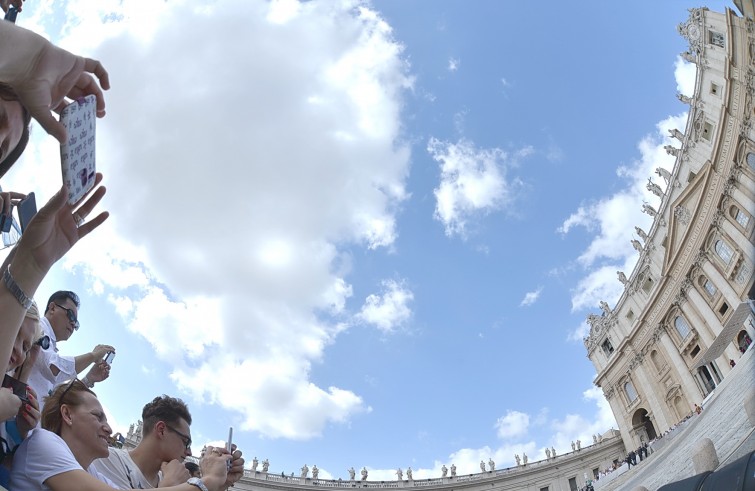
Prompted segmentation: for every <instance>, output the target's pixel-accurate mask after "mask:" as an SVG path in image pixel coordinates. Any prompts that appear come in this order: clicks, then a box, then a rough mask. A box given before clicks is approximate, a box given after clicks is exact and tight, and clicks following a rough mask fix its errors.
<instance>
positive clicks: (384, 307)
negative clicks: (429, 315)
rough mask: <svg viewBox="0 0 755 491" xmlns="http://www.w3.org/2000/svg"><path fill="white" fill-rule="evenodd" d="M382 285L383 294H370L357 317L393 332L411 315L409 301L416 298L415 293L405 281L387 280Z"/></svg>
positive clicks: (385, 330) (383, 329)
mask: <svg viewBox="0 0 755 491" xmlns="http://www.w3.org/2000/svg"><path fill="white" fill-rule="evenodd" d="M382 285H383V292H382V295H376V294H372V295H369V296H368V297H367V298H366V299H365V302H364V305H363V306H362V310H361V311H360V312H359V314H358V315H357V318H358V319H359V320H361V321H363V322H366V323H368V324H372V325H374V326H375V327H377V328H378V329H380V330H381V331H383V332H392V331H394V330H395V329H397V328H398V327H400V326H401V325H402V324H404V323H405V322H406V321H407V320H409V318H410V317H411V315H412V311H411V309H410V308H409V303H410V302H411V301H412V300H414V294H413V293H412V292H411V290H409V289H408V288H406V287H405V285H404V283H403V282H397V281H395V280H386V281H383V282H382Z"/></svg>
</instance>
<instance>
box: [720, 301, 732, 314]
mask: <svg viewBox="0 0 755 491" xmlns="http://www.w3.org/2000/svg"><path fill="white" fill-rule="evenodd" d="M728 310H729V305H728V304H727V303H726V302H724V303H722V304H721V308H720V309H718V313H719V314H721V315H724V314H725V313H726V312H727V311H728Z"/></svg>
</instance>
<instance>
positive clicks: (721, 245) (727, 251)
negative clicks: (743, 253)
mask: <svg viewBox="0 0 755 491" xmlns="http://www.w3.org/2000/svg"><path fill="white" fill-rule="evenodd" d="M715 249H716V254H718V257H720V258H721V260H722V261H723V262H724V264H729V263H730V262H731V258H732V257H734V251H733V250H732V249H731V247H730V246H729V244H727V243H726V242H724V241H723V240H721V239H719V240H717V241H716V245H715Z"/></svg>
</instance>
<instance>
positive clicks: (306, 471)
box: [301, 464, 309, 479]
mask: <svg viewBox="0 0 755 491" xmlns="http://www.w3.org/2000/svg"><path fill="white" fill-rule="evenodd" d="M308 475H309V467H307V464H304V467H302V468H301V478H302V479H306V478H307V476H308Z"/></svg>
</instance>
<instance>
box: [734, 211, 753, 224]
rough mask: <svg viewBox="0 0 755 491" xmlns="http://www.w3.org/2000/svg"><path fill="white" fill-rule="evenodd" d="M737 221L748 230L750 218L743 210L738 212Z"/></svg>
mask: <svg viewBox="0 0 755 491" xmlns="http://www.w3.org/2000/svg"><path fill="white" fill-rule="evenodd" d="M736 220H737V223H738V224H740V225H741V226H742V227H743V228H747V224H748V223H749V222H750V217H748V216H747V215H746V214H745V213H744V212H743V211H742V210H737V218H736Z"/></svg>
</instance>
